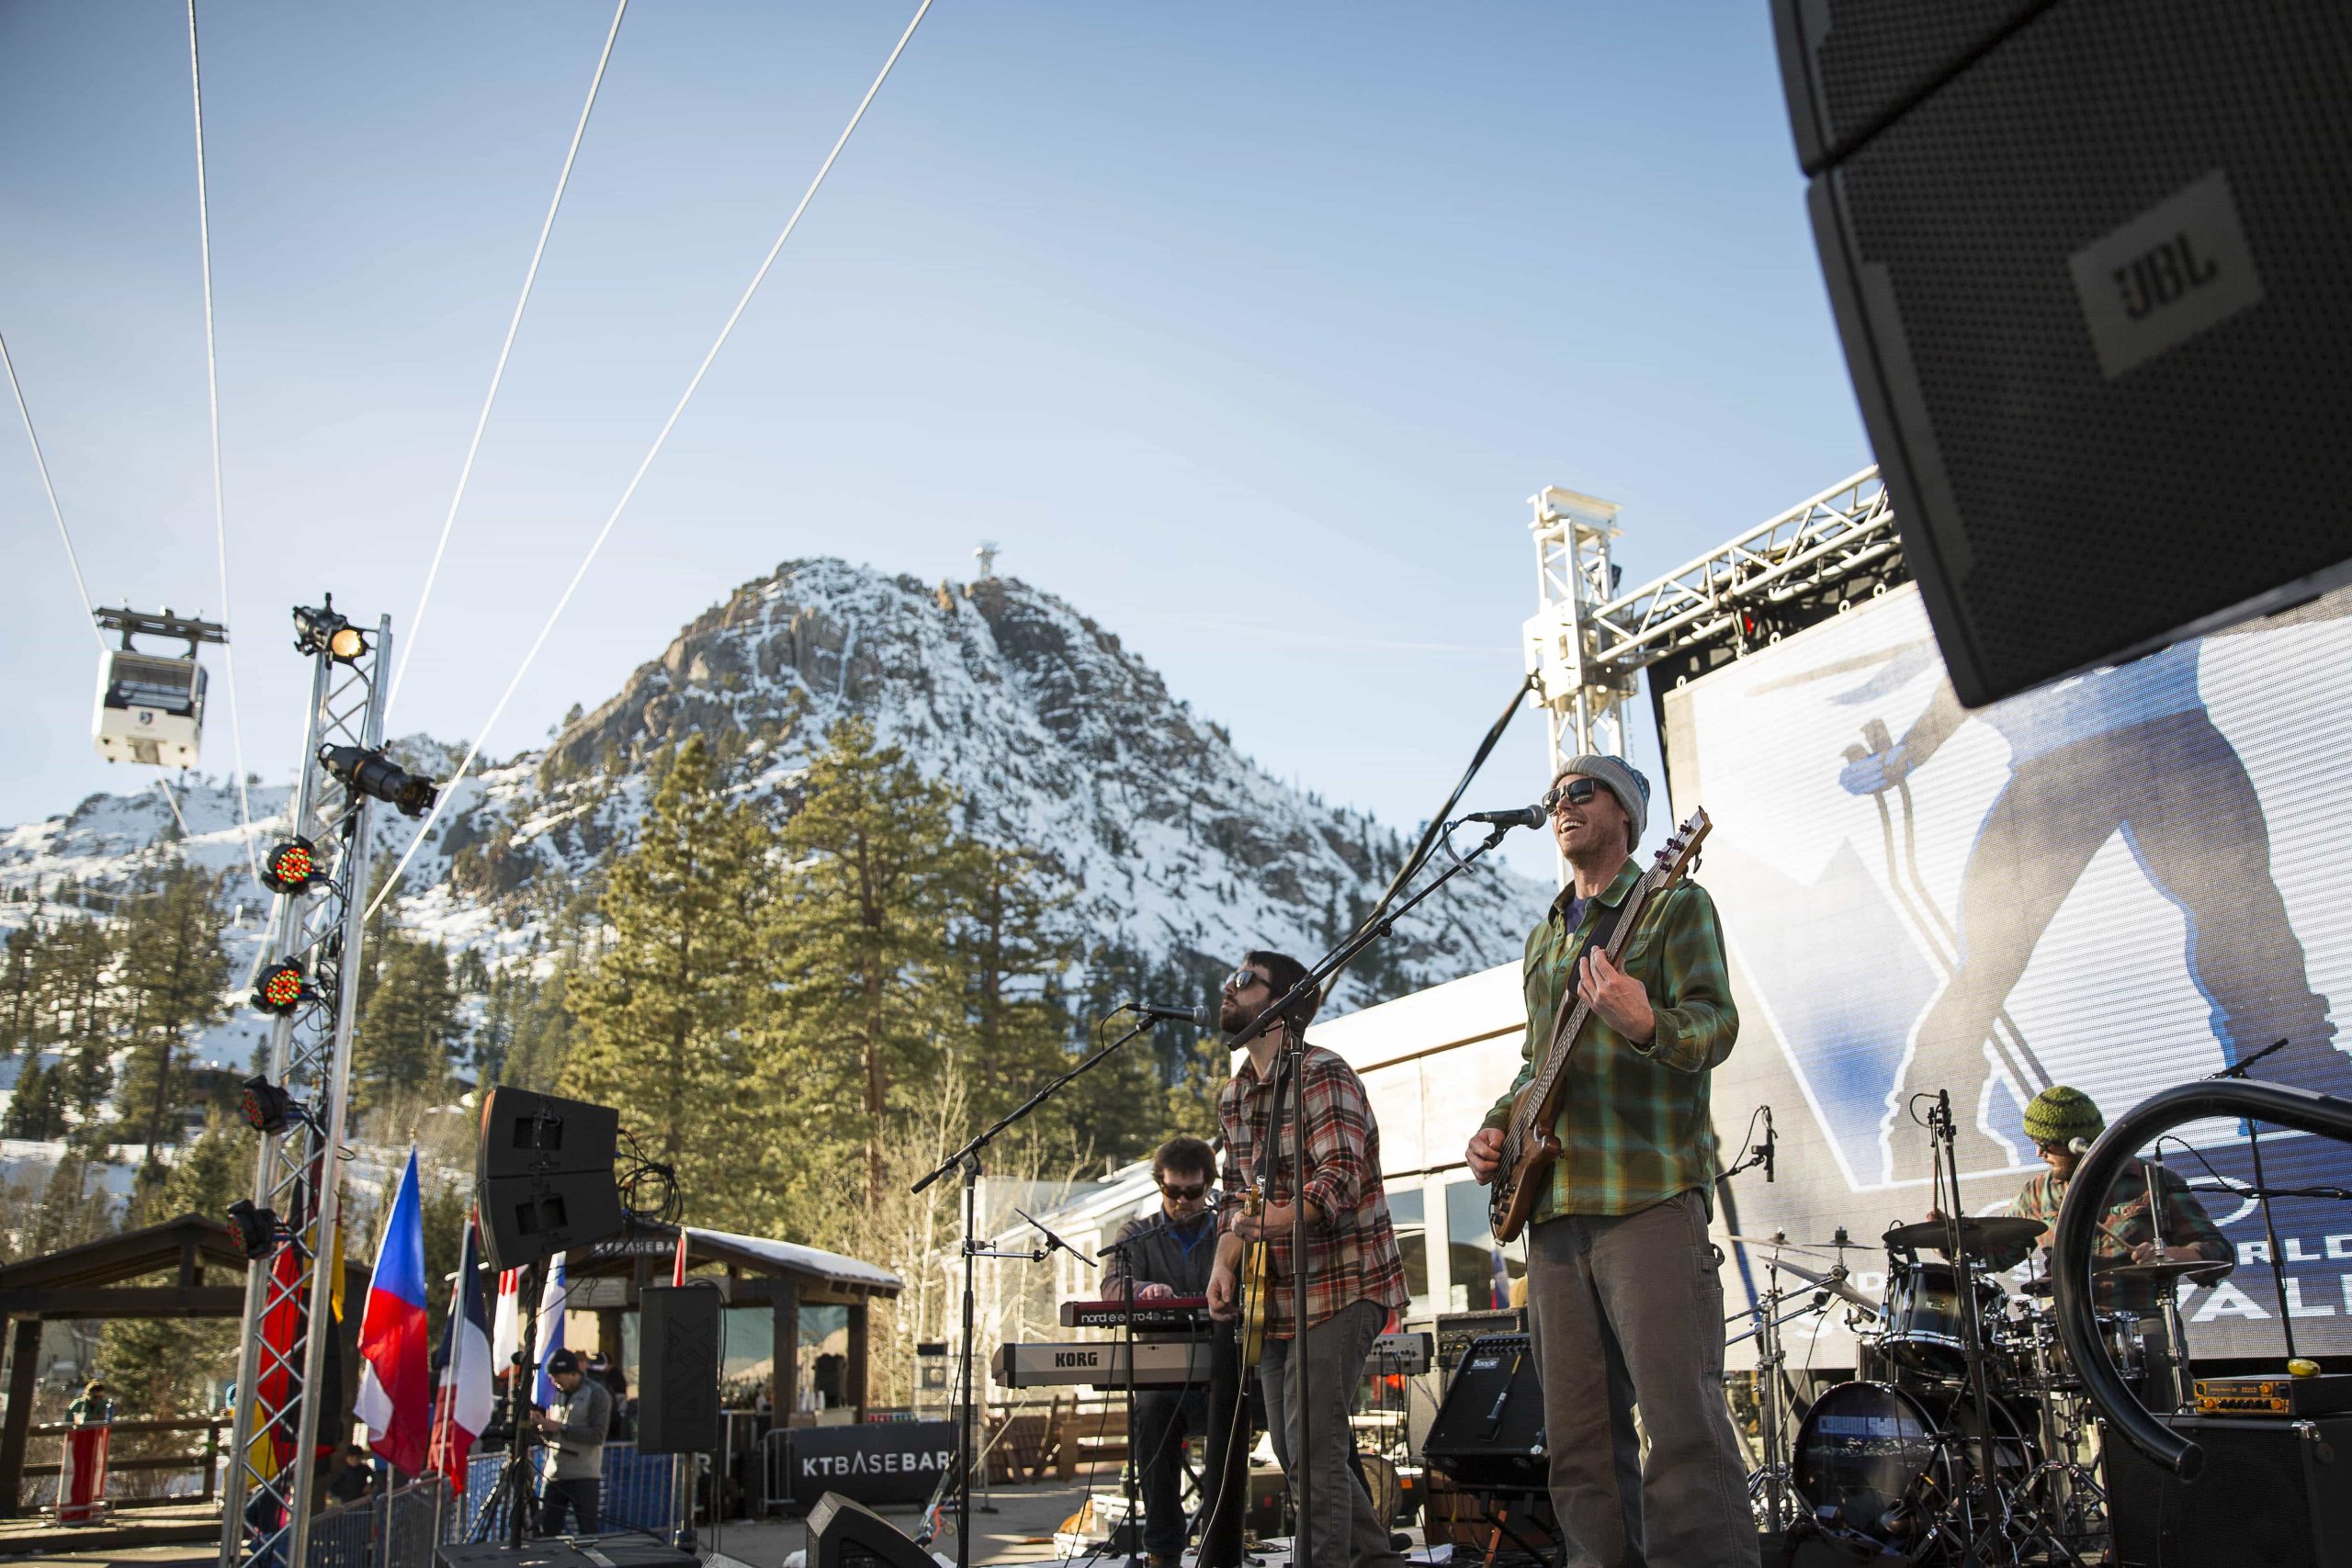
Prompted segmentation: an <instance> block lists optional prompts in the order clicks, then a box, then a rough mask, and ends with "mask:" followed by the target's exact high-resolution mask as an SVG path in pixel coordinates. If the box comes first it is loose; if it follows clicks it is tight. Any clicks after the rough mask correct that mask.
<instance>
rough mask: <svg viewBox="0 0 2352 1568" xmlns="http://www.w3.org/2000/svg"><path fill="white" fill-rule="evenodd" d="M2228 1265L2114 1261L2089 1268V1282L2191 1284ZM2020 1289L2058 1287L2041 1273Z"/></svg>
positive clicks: (2103, 1287)
mask: <svg viewBox="0 0 2352 1568" xmlns="http://www.w3.org/2000/svg"><path fill="white" fill-rule="evenodd" d="M2229 1268H2230V1266H2229V1265H2228V1264H2227V1263H2214V1262H2208V1261H2204V1260H2201V1259H2200V1260H2199V1261H2198V1262H2195V1263H2180V1262H2174V1261H2172V1260H2170V1259H2167V1260H2165V1261H2164V1262H2162V1263H2117V1264H2111V1265H2109V1267H2107V1268H2104V1269H2094V1270H2092V1273H2091V1284H2092V1286H2093V1288H2095V1289H2096V1290H2098V1292H2101V1293H2105V1292H2109V1291H2112V1290H2113V1289H2114V1288H2115V1287H2116V1286H2118V1285H2120V1284H2122V1283H2124V1282H2125V1281H2127V1280H2139V1281H2141V1282H2143V1283H2145V1284H2151V1285H2165V1284H2170V1283H2171V1282H2172V1281H2173V1280H2188V1282H2189V1283H2191V1284H2194V1285H2202V1284H2205V1283H2206V1282H2208V1281H2209V1280H2217V1279H2219V1278H2220V1277H2221V1276H2222V1275H2223V1274H2225V1273H2227V1272H2228V1271H2229ZM2023 1289H2024V1291H2025V1293H2026V1294H2027V1295H2029V1296H2047V1295H2052V1294H2054V1293H2055V1292H2056V1290H2057V1287H2056V1286H2055V1285H2054V1284H2053V1283H2052V1281H2051V1280H2050V1277H2049V1276H2048V1275H2046V1274H2044V1275H2038V1276H2036V1277H2035V1278H2033V1279H2031V1280H2027V1281H2026V1282H2025V1285H2024V1287H2023Z"/></svg>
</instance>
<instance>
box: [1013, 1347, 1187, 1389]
mask: <svg viewBox="0 0 2352 1568" xmlns="http://www.w3.org/2000/svg"><path fill="white" fill-rule="evenodd" d="M1134 1349H1135V1366H1136V1387H1137V1388H1182V1387H1183V1386H1184V1385H1186V1384H1187V1383H1191V1384H1193V1385H1194V1386H1196V1387H1200V1388H1206V1387H1208V1385H1209V1342H1208V1341H1207V1340H1205V1339H1138V1340H1136V1343H1135V1347H1134ZM1127 1350H1128V1348H1127V1347H1126V1346H1125V1345H1124V1344H1121V1343H1120V1342H1119V1341H1117V1340H1114V1339H1101V1340H1089V1341H1082V1342H1081V1341H1070V1342H1067V1343H1057V1342H1056V1341H1052V1340H1040V1341H1035V1342H1032V1343H1029V1344H1017V1343H1016V1344H1010V1345H1000V1346H998V1347H997V1349H996V1354H995V1355H994V1356H992V1357H991V1358H989V1371H990V1372H991V1373H992V1374H993V1375H994V1376H995V1378H996V1381H997V1382H1000V1383H1002V1384H1003V1385H1004V1386H1005V1387H1007V1388H1043V1387H1049V1386H1054V1385H1059V1384H1069V1383H1091V1384H1092V1385H1093V1386H1094V1387H1096V1388H1125V1387H1126V1385H1127Z"/></svg>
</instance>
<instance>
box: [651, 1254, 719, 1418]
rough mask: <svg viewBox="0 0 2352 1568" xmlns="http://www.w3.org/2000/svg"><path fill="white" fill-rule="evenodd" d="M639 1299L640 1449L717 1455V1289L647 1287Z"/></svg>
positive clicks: (680, 1286)
mask: <svg viewBox="0 0 2352 1568" xmlns="http://www.w3.org/2000/svg"><path fill="white" fill-rule="evenodd" d="M638 1301H639V1318H638V1341H637V1451H638V1452H639V1453H647V1454H707V1453H715V1452H717V1451H718V1443H719V1436H718V1427H719V1421H718V1350H719V1328H718V1324H719V1317H718V1312H719V1300H718V1290H717V1289H716V1288H715V1287H713V1286H710V1285H648V1286H646V1287H645V1290H644V1291H643V1292H642V1293H640V1295H639V1298H638Z"/></svg>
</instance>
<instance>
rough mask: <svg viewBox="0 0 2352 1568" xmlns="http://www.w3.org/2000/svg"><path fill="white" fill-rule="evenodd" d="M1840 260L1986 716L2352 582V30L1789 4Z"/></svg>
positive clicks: (1795, 71)
mask: <svg viewBox="0 0 2352 1568" xmlns="http://www.w3.org/2000/svg"><path fill="white" fill-rule="evenodd" d="M1775 22H1776V33H1777V36H1778V39H1779V42H1780V47H1781V61H1782V74H1783V78H1784V80H1785V83H1786V85H1787V87H1788V92H1789V97H1790V110H1791V118H1792V123H1793V124H1794V125H1795V127H1796V130H1797V141H1798V147H1799V152H1800V156H1801V157H1802V158H1803V160H1804V163H1805V164H1806V167H1807V168H1808V170H1809V171H1812V172H1814V173H1815V180H1814V182H1813V186H1812V190H1811V194H1810V207H1811V211H1812V218H1813V227H1814V236H1815V243H1816V244H1817V245H1818V247H1819V250H1820V254H1821V262H1822V270H1823V273H1824V274H1825V276H1826V279H1827V282H1828V286H1829V297H1830V301H1831V305H1832V308H1833V310H1834V312H1835V314H1836V317H1837V321H1838V333H1839V335H1840V337H1841V338H1842V340H1843V342H1844V345H1845V350H1846V358H1847V363H1848V366H1849V369H1850V371H1851V373H1852V377H1853V381H1854V388H1855V392H1856V395H1857V397H1858V399H1859V400H1860V405H1861V413H1862V419H1863V423H1864V424H1865V425H1866V426H1867V427H1868V429H1869V432H1870V437H1871V446H1873V448H1874V449H1875V450H1876V452H1877V455H1878V459H1879V466H1880V470H1881V472H1882V474H1883V477H1884V479H1885V480H1886V484H1887V489H1888V492H1889V495H1890V496H1891V498H1892V500H1893V502H1894V515H1895V524H1896V526H1897V528H1898V530H1899V531H1900V533H1901V535H1902V538H1903V548H1904V558H1905V564H1906V565H1907V566H1908V568H1909V569H1910V571H1911V573H1912V575H1913V576H1914V577H1915V578H1916V579H1917V581H1918V583H1919V588H1920V594H1921V597H1922V599H1923V601H1924V603H1925V604H1926V607H1927V611H1928V619H1929V621H1930V622H1931V623H1932V624H1933V626H1934V627H1935V632H1936V639H1937V642H1938V644H1939V646H1940V648H1941V649H1942V652H1943V656H1944V662H1945V664H1946V666H1947V667H1948V668H1949V669H1950V671H1951V678H1952V683H1953V686H1954V688H1955V689H1956V690H1957V691H1958V693H1959V694H1960V696H1961V698H1962V701H1963V702H1965V703H1968V704H1970V705H1976V704H1980V703H1985V702H1989V701H1992V700H1994V699H1996V698H1998V697H2001V696H2005V695H2007V694H2010V693H2013V692H2017V691H2020V690H2023V689H2024V688H2026V687H2029V686H2031V685H2035V684H2038V683H2041V682H2045V681H2049V680H2052V679H2054V678H2056V677H2059V676H2063V675H2066V674H2069V673H2071V672H2075V671H2084V670H2087V669H2090V668H2093V667H2096V666H2098V665H2101V664H2108V663H2113V662H2118V661H2120V660H2125V659H2130V658H2133V657H2137V656H2140V655H2143V654H2146V653H2151V652H2154V650H2156V649H2161V648H2163V647H2164V646H2165V645H2166V644H2167V643H2169V642H2172V641H2176V640H2177V639H2179V638H2181V637H2190V636H2196V635H2200V634H2202V633H2204V632H2208V631H2212V630H2216V629H2219V628H2220V627H2222V626H2226V625H2228V624H2230V623H2231V622H2233V621H2234V620H2237V619H2241V618H2244V617H2245V616H2246V615H2255V614H2267V613H2271V612H2275V611H2277V610H2279V609H2283V608H2287V607H2290V606H2291V605H2293V604H2299V603H2301V602H2302V601H2304V600H2307V599H2310V598H2312V597H2315V596H2316V595H2317V594H2318V593H2320V592H2324V591H2326V590H2327V589H2328V588H2331V587H2334V586H2336V585H2338V584H2340V583H2342V582H2345V581H2352V561H2347V558H2352V519H2347V506H2346V501H2345V499H2344V498H2345V497H2346V494H2347V493H2352V290H2347V289H2346V288H2345V287H2344V284H2343V276H2342V274H2343V267H2342V258H2343V257H2344V256H2345V255H2346V254H2347V253H2352V156H2347V149H2352V115H2348V114H2347V109H2346V87H2345V84H2346V82H2347V81H2352V6H2346V5H2344V4H2343V3H2342V0H2231V3H2228V4H2216V3H2214V0H2054V3H2052V0H1775Z"/></svg>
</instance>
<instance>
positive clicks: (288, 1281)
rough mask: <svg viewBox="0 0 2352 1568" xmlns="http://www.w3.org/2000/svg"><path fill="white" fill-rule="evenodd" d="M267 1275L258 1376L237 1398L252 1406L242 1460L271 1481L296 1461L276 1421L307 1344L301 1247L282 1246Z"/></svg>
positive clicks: (286, 1432) (290, 1441) (282, 1425)
mask: <svg viewBox="0 0 2352 1568" xmlns="http://www.w3.org/2000/svg"><path fill="white" fill-rule="evenodd" d="M269 1274H270V1280H271V1286H270V1289H271V1292H272V1293H273V1294H274V1295H275V1297H276V1301H275V1303H274V1304H272V1305H271V1307H270V1309H269V1310H268V1311H267V1312H266V1313H264V1314H262V1320H261V1358H260V1360H259V1362H258V1363H257V1366H258V1372H257V1375H256V1376H255V1377H254V1387H253V1392H252V1393H250V1394H247V1393H245V1392H244V1391H243V1390H242V1389H241V1390H239V1391H238V1393H239V1394H240V1396H241V1397H244V1398H249V1399H250V1400H251V1401H252V1402H253V1406H254V1420H253V1433H254V1435H253V1440H252V1442H251V1443H250V1444H249V1445H248V1446H247V1448H246V1450H245V1460H246V1462H247V1463H248V1464H249V1465H251V1466H252V1467H253V1472H254V1474H255V1475H256V1476H258V1477H260V1478H261V1479H262V1480H264V1481H272V1482H274V1481H276V1480H277V1474H278V1472H279V1471H281V1470H283V1469H284V1468H285V1467H286V1461H288V1460H289V1459H291V1458H293V1457H294V1434H293V1433H292V1432H291V1431H289V1430H288V1429H287V1427H286V1423H285V1422H284V1421H282V1420H281V1419H279V1417H280V1416H282V1415H283V1414H284V1413H285V1410H286V1406H287V1400H288V1396H289V1395H290V1394H291V1393H292V1392H293V1390H294V1389H295V1388H296V1387H298V1386H299V1385H298V1384H297V1382H296V1381H295V1380H296V1378H297V1377H298V1376H299V1375H300V1371H301V1357H302V1352H303V1348H304V1347H305V1346H306V1345H308V1344H309V1343H310V1341H309V1338H308V1337H307V1336H305V1335H304V1334H303V1332H302V1320H303V1319H304V1318H305V1317H306V1316H307V1315H308V1314H306V1313H304V1312H303V1310H302V1292H301V1291H300V1289H298V1288H297V1287H299V1286H300V1283H301V1279H302V1255H301V1251H300V1248H298V1247H293V1246H290V1245H288V1246H280V1247H278V1249H277V1255H276V1256H275V1257H273V1258H271V1259H270V1264H269ZM271 1528H273V1529H274V1528H276V1527H275V1526H274V1525H273V1526H272V1527H271Z"/></svg>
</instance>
